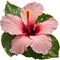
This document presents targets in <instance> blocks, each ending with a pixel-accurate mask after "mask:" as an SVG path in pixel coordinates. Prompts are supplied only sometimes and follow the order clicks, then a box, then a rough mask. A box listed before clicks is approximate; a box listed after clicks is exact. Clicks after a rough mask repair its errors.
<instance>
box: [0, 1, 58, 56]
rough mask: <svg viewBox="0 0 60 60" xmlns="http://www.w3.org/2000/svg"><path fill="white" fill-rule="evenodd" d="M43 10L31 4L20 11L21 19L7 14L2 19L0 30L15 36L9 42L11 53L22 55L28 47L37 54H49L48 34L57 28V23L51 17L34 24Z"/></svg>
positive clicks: (49, 39) (41, 7) (50, 43)
mask: <svg viewBox="0 0 60 60" xmlns="http://www.w3.org/2000/svg"><path fill="white" fill-rule="evenodd" d="M43 10H44V8H43V6H42V5H41V4H39V3H36V2H32V3H29V4H27V5H26V6H25V7H23V8H22V9H21V11H20V15H21V18H20V17H18V16H15V15H12V14H7V15H6V16H4V17H3V18H2V20H1V27H2V30H4V32H8V33H9V34H11V35H16V37H15V38H14V39H13V40H12V42H11V49H10V52H11V53H14V54H22V53H23V52H24V51H26V50H27V47H28V46H30V47H31V48H32V49H33V51H34V52H36V53H39V54H43V55H46V54H47V53H48V52H49V50H50V49H51V47H52V40H51V38H50V36H49V34H51V32H53V30H55V29H56V28H57V25H58V23H57V21H56V20H55V19H54V18H53V17H51V18H49V19H48V20H46V21H44V22H42V23H37V24H35V22H36V20H37V18H38V16H40V15H41V14H42V11H43Z"/></svg>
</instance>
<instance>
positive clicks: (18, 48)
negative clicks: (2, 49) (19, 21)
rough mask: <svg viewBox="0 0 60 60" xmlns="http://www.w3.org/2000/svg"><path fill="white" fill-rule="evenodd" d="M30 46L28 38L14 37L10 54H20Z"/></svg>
mask: <svg viewBox="0 0 60 60" xmlns="http://www.w3.org/2000/svg"><path fill="white" fill-rule="evenodd" d="M30 44H31V40H30V38H29V37H28V36H16V37H15V38H14V39H13V40H12V45H11V49H10V52H11V53H14V54H22V53H23V52H24V51H25V50H26V49H27V47H28V46H29V45H30Z"/></svg>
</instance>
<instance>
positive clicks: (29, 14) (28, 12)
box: [25, 9, 31, 33]
mask: <svg viewBox="0 0 60 60" xmlns="http://www.w3.org/2000/svg"><path fill="white" fill-rule="evenodd" d="M25 13H26V19H27V28H28V31H29V33H30V23H29V22H30V18H31V11H30V10H29V9H26V11H25Z"/></svg>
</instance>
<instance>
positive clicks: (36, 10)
mask: <svg viewBox="0 0 60 60" xmlns="http://www.w3.org/2000/svg"><path fill="white" fill-rule="evenodd" d="M26 10H29V11H30V14H29V15H30V17H29V18H30V19H29V20H30V22H33V23H35V21H36V19H37V18H38V16H39V15H41V14H42V11H43V10H44V9H43V6H42V5H41V4H40V3H36V2H32V3H29V4H27V5H26V6H25V7H23V9H22V10H21V17H22V20H23V22H24V23H25V24H26V25H27V18H26V14H25V11H26Z"/></svg>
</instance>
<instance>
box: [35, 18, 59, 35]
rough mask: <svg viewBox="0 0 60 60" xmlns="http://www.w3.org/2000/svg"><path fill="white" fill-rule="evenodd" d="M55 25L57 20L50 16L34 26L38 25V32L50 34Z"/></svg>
mask: <svg viewBox="0 0 60 60" xmlns="http://www.w3.org/2000/svg"><path fill="white" fill-rule="evenodd" d="M57 26H58V23H57V21H56V20H55V19H54V18H50V19H48V20H47V21H45V22H43V23H40V24H37V25H36V28H37V27H38V28H39V29H40V31H39V32H38V34H51V32H53V30H55V29H56V28H57Z"/></svg>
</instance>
